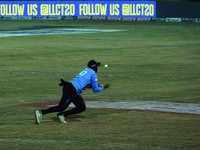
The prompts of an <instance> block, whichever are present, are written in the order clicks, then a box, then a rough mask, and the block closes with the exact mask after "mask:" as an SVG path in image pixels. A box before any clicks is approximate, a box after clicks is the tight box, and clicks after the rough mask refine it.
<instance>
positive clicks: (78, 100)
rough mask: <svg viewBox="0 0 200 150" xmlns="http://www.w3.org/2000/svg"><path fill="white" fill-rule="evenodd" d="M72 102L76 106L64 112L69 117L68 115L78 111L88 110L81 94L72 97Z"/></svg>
mask: <svg viewBox="0 0 200 150" xmlns="http://www.w3.org/2000/svg"><path fill="white" fill-rule="evenodd" d="M72 103H73V104H74V105H75V106H76V107H74V108H72V109H70V110H69V111H65V112H64V113H63V115H64V116H65V117H67V116H68V115H72V114H77V113H81V112H84V111H85V110H86V105H85V102H84V100H83V98H82V96H81V95H77V96H75V97H73V98H72Z"/></svg>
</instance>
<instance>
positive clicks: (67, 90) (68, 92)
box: [35, 84, 76, 124]
mask: <svg viewBox="0 0 200 150" xmlns="http://www.w3.org/2000/svg"><path fill="white" fill-rule="evenodd" d="M75 94H76V90H75V88H74V87H73V86H72V85H71V84H67V85H65V86H63V94H62V98H61V100H60V102H59V104H58V106H54V107H50V108H48V109H45V110H36V111H35V121H36V123H37V124H39V123H40V120H41V118H42V115H45V114H48V113H52V112H62V111H64V110H65V109H66V108H67V107H68V106H69V104H70V103H71V97H72V96H73V95H75Z"/></svg>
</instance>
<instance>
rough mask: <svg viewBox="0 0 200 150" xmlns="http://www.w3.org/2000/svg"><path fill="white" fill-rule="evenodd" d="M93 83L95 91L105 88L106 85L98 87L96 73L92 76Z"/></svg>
mask: <svg viewBox="0 0 200 150" xmlns="http://www.w3.org/2000/svg"><path fill="white" fill-rule="evenodd" d="M91 84H92V89H93V91H94V93H97V92H100V91H102V90H104V87H98V79H97V75H96V74H94V75H92V76H91Z"/></svg>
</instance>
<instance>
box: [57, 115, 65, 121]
mask: <svg viewBox="0 0 200 150" xmlns="http://www.w3.org/2000/svg"><path fill="white" fill-rule="evenodd" d="M58 118H59V120H60V122H61V123H67V122H66V121H65V116H64V115H58Z"/></svg>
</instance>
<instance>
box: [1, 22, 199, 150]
mask: <svg viewBox="0 0 200 150" xmlns="http://www.w3.org/2000/svg"><path fill="white" fill-rule="evenodd" d="M52 28H66V29H74V28H75V29H119V30H125V31H121V32H110V33H85V34H63V35H36V36H21V37H0V116H1V119H0V149H2V150H4V149H19V150H21V149H83V150H88V149H97V150H100V149H102V150H103V149H114V150H116V149H119V150H121V149H126V150H127V149H136V150H151V149H152V150H169V149H170V150H171V149H172V150H184V149H188V150H190V149H192V150H193V149H194V150H197V149H200V143H199V141H200V126H199V124H200V118H199V115H196V116H195V115H178V114H163V113H155V112H134V111H123V110H95V109H88V110H86V112H84V113H81V114H78V115H74V116H71V117H69V118H67V121H68V123H67V124H66V125H63V124H60V123H59V122H58V120H57V118H56V114H49V115H46V116H45V117H44V118H43V120H42V123H41V125H36V124H35V123H34V115H33V112H34V110H35V108H22V107H13V105H18V104H26V103H34V102H46V101H51V100H59V99H60V97H61V88H60V87H59V86H58V83H59V79H60V78H63V79H65V80H68V81H70V80H71V79H72V78H73V77H74V76H75V75H77V73H79V72H80V71H81V70H82V69H84V68H85V67H86V64H87V62H88V61H89V60H91V59H95V60H97V61H100V62H102V64H108V65H109V67H108V68H104V67H100V68H99V72H98V78H99V81H103V82H110V83H112V86H111V87H110V88H109V89H107V90H105V91H102V92H100V93H96V94H95V93H93V92H92V91H89V90H88V91H86V92H84V94H83V98H85V99H87V98H90V99H93V98H95V99H96V98H97V99H101V100H108V101H109V100H114V101H123V100H125V101H133V100H143V101H152V100H153V101H169V102H174V101H181V102H189V103H200V94H199V91H200V42H199V41H200V34H199V33H200V26H199V24H197V23H159V22H118V21H91V20H90V21H86V20H85V21H84V20H82V21H78V20H73V21H0V34H1V32H2V31H7V32H8V31H15V30H32V29H52Z"/></svg>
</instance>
